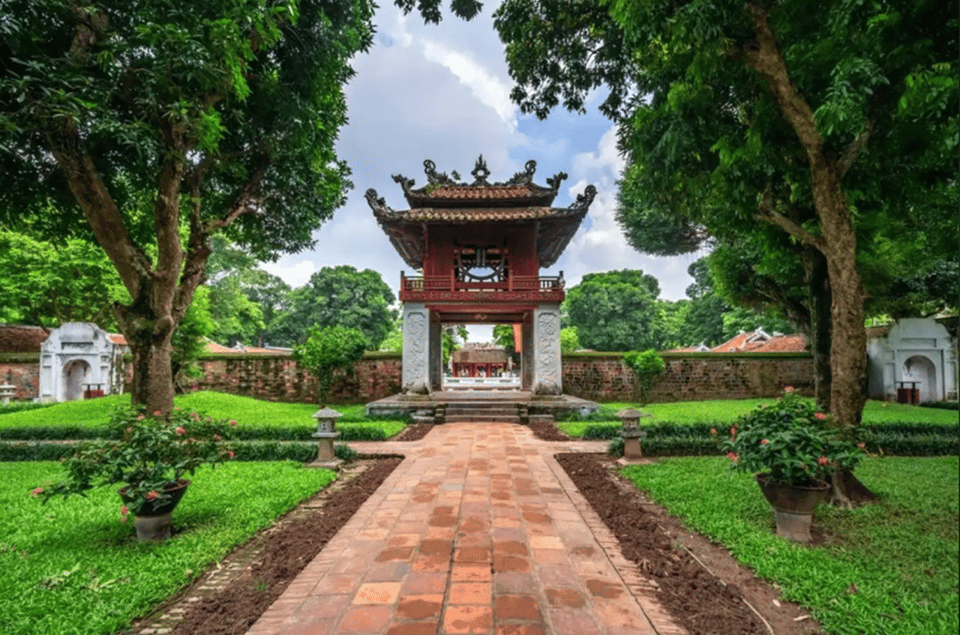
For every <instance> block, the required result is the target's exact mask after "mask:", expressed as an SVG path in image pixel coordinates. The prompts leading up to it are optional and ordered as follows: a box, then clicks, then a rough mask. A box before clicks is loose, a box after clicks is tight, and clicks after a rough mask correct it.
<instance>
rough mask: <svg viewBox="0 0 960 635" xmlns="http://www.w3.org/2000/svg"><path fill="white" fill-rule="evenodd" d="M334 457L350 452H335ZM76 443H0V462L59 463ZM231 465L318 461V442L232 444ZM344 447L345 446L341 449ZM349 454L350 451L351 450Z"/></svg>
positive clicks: (250, 442) (71, 450)
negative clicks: (257, 462) (254, 462)
mask: <svg viewBox="0 0 960 635" xmlns="http://www.w3.org/2000/svg"><path fill="white" fill-rule="evenodd" d="M340 445H342V444H337V445H335V446H334V450H335V451H336V452H337V456H341V454H342V455H344V456H347V455H349V454H350V452H346V451H343V450H338V448H339V446H340ZM76 447H77V443H72V442H66V443H54V442H49V441H23V442H19V441H0V461H5V462H13V461H59V460H60V459H61V458H63V457H66V456H69V455H70V454H72V453H73V451H74V449H75V448H76ZM231 447H233V448H234V452H235V456H234V459H233V460H234V461H299V462H301V463H305V462H307V461H312V460H314V459H315V458H316V457H317V442H316V441H313V442H312V443H307V442H302V441H293V442H280V441H245V442H239V443H235V444H233V445H232V446H231ZM344 447H347V446H344ZM351 452H352V450H351Z"/></svg>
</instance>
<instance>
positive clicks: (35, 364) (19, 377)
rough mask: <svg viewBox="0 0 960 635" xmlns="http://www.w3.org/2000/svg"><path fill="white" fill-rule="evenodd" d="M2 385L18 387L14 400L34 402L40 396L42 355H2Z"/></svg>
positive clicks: (0, 376) (0, 358)
mask: <svg viewBox="0 0 960 635" xmlns="http://www.w3.org/2000/svg"><path fill="white" fill-rule="evenodd" d="M0 384H9V385H12V386H15V387H16V393H15V394H14V397H13V398H14V399H16V400H18V401H21V400H28V399H29V400H32V399H35V398H37V397H39V396H40V354H39V353H7V354H0Z"/></svg>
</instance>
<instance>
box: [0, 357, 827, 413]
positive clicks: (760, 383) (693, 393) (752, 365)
mask: <svg viewBox="0 0 960 635" xmlns="http://www.w3.org/2000/svg"><path fill="white" fill-rule="evenodd" d="M663 357H664V360H665V361H666V372H665V373H664V375H663V376H661V377H660V378H659V379H658V380H657V383H656V385H655V386H654V388H653V391H652V394H651V401H652V402H664V401H698V400H704V399H745V398H749V397H773V396H776V395H777V394H779V393H780V391H781V390H782V389H783V387H784V386H794V387H795V388H797V390H799V391H801V392H802V393H803V394H812V393H813V362H812V360H811V358H810V356H809V355H803V354H798V355H793V354H757V353H754V354H739V355H738V354H719V353H712V354H711V353H703V354H698V353H692V354H664V356H663ZM200 366H201V368H202V370H203V374H204V376H203V378H202V379H199V380H194V381H193V382H191V383H190V384H189V385H188V386H186V388H187V389H188V390H190V391H194V390H217V391H220V392H227V393H233V394H238V395H249V396H251V397H256V398H258V399H268V400H271V401H292V402H311V401H315V400H316V385H315V384H316V382H315V381H314V380H313V378H312V377H311V376H310V375H309V373H304V372H303V371H301V370H300V369H299V368H297V363H296V362H295V361H293V360H292V359H290V358H289V357H266V356H262V355H221V356H216V357H209V358H206V359H203V360H201V361H200ZM39 370H40V369H39V356H38V355H33V356H32V358H28V357H27V356H26V355H25V354H18V355H17V356H16V357H14V356H13V355H11V354H6V355H3V356H0V383H8V384H13V385H14V386H16V387H17V394H16V398H17V399H33V398H35V397H37V396H39V394H40V372H39ZM400 383H401V367H400V355H399V354H386V355H385V354H382V353H374V354H368V355H367V356H366V357H364V359H362V360H361V361H360V362H358V363H357V365H356V368H355V373H354V375H353V376H352V377H348V378H346V379H344V380H341V381H340V382H338V383H337V385H335V386H334V391H333V395H332V401H333V402H334V403H366V402H368V401H374V400H376V399H381V398H383V397H387V396H389V395H393V394H396V393H398V392H399V391H400ZM563 390H564V392H565V393H567V394H568V395H574V396H577V397H582V398H584V399H597V400H601V401H631V400H633V399H634V396H633V390H634V376H633V371H632V370H630V369H629V368H627V367H625V366H624V365H623V363H622V362H621V356H620V355H618V354H616V353H609V354H599V353H589V354H579V355H578V354H574V355H564V357H563Z"/></svg>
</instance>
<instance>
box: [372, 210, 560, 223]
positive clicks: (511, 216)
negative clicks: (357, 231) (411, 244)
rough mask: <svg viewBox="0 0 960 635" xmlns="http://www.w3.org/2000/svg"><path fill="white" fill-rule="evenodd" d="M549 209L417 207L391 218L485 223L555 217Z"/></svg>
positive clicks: (411, 220)
mask: <svg viewBox="0 0 960 635" xmlns="http://www.w3.org/2000/svg"><path fill="white" fill-rule="evenodd" d="M557 211H562V210H554V209H553V208H550V207H475V208H470V209H462V208H447V207H417V208H414V209H411V210H408V211H405V212H394V213H393V214H391V216H392V217H393V218H395V219H398V220H400V219H402V220H404V221H410V222H424V221H445V222H455V223H456V222H460V223H472V222H487V221H513V220H537V219H541V218H548V217H550V216H555V215H557V214H556V212H557Z"/></svg>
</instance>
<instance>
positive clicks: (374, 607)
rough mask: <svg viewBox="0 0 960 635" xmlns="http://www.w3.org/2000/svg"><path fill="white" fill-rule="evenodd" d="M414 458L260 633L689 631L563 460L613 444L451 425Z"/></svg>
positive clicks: (384, 448) (370, 450)
mask: <svg viewBox="0 0 960 635" xmlns="http://www.w3.org/2000/svg"><path fill="white" fill-rule="evenodd" d="M350 445H351V446H352V447H353V448H354V449H355V450H357V451H358V452H360V453H363V454H398V453H399V454H404V455H405V457H406V458H405V460H404V461H403V463H401V465H400V466H399V467H398V468H397V469H396V470H395V471H394V472H393V474H391V475H390V477H389V478H388V479H387V480H386V481H385V482H384V483H383V485H381V487H380V488H379V489H378V490H377V492H376V493H375V494H374V495H373V496H372V497H371V498H370V499H369V500H368V501H367V502H366V503H365V504H364V505H363V506H362V507H361V508H360V510H358V511H357V513H356V514H354V516H353V518H351V519H350V521H349V522H348V523H347V524H346V525H345V526H344V527H343V528H342V529H341V531H340V532H339V533H338V534H337V535H336V536H335V537H334V538H333V539H332V540H331V541H330V542H329V543H328V544H327V546H326V547H325V548H324V550H323V551H322V552H321V553H320V554H319V555H318V556H317V558H315V559H314V561H313V562H311V563H310V564H309V565H308V566H307V568H305V569H304V571H303V572H302V573H301V574H300V576H299V577H298V578H297V579H296V580H295V581H294V582H293V583H292V584H291V585H290V587H289V588H288V590H287V592H285V593H284V594H283V595H282V596H281V597H280V598H279V599H278V600H277V601H276V602H275V603H274V604H273V605H272V606H271V607H270V609H269V610H268V611H267V612H266V613H264V615H263V616H262V617H261V619H260V620H259V621H258V622H257V623H256V624H254V625H253V627H252V628H251V629H250V630H249V631H248V635H288V634H299V633H317V634H326V633H329V634H331V635H348V634H356V635H361V634H362V635H460V634H474V633H479V634H483V635H591V634H593V633H596V634H597V635H627V634H631V635H654V634H657V635H668V634H669V635H681V634H682V633H683V631H682V630H681V629H679V628H678V627H676V625H675V624H673V622H672V621H671V620H670V618H669V616H667V615H666V614H665V613H664V612H663V611H662V609H661V608H660V606H659V605H658V603H657V602H656V600H655V599H654V597H653V593H652V589H651V586H650V584H649V583H648V582H647V581H646V580H645V579H644V578H643V576H642V575H641V574H639V572H638V571H637V570H636V569H635V567H633V566H632V565H631V564H630V563H629V562H627V561H626V560H625V559H624V558H623V556H622V554H620V552H619V548H618V546H617V542H616V539H615V538H614V537H613V536H612V534H611V533H610V532H609V530H607V528H606V526H605V525H603V523H602V521H600V519H599V517H597V515H596V514H595V513H593V510H592V509H590V508H589V505H588V504H587V503H586V501H585V500H584V499H583V497H582V496H581V495H580V494H579V492H577V491H576V488H575V487H574V486H573V483H572V482H571V481H570V479H569V478H568V477H567V475H566V474H565V473H564V472H563V470H562V469H561V468H560V466H559V465H558V464H557V462H556V460H555V459H554V458H553V455H554V454H555V453H557V452H561V451H563V452H571V451H592V452H596V451H602V450H603V448H604V446H605V444H604V443H603V442H564V443H554V442H544V441H539V440H537V439H535V438H534V437H533V435H532V434H531V433H530V431H529V430H528V429H527V428H524V427H522V426H516V425H510V424H483V423H479V424H477V423H472V424H446V425H443V426H438V427H437V428H435V429H434V430H432V431H431V432H430V434H429V435H428V436H427V437H426V438H425V439H423V440H421V441H417V442H412V443H389V442H388V443H375V442H356V443H351V444H350Z"/></svg>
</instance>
